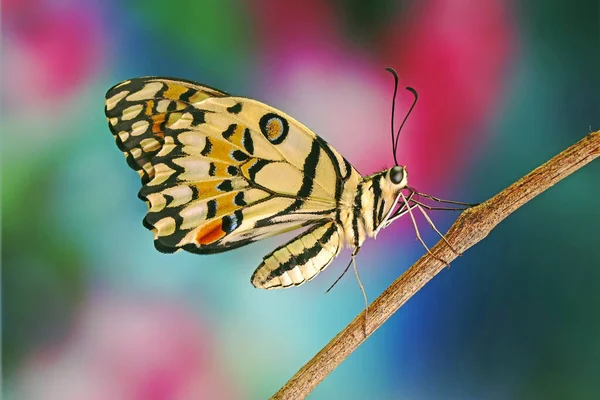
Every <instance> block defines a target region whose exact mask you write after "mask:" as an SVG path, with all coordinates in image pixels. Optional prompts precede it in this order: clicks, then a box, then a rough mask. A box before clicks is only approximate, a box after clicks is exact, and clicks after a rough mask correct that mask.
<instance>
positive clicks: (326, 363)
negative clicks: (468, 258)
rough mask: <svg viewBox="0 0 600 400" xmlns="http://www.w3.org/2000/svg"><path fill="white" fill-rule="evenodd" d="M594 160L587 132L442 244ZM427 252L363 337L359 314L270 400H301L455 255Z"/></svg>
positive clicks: (465, 241)
mask: <svg viewBox="0 0 600 400" xmlns="http://www.w3.org/2000/svg"><path fill="white" fill-rule="evenodd" d="M598 156H600V131H597V132H594V133H590V134H589V135H587V136H586V137H585V138H583V139H582V140H580V141H579V142H577V143H576V144H574V145H573V146H571V147H569V148H568V149H566V150H564V151H563V152H561V153H560V154H558V155H557V156H555V157H554V158H552V159H551V160H550V161H548V162H546V163H545V164H543V165H541V166H540V167H538V168H536V169H535V170H533V171H532V172H530V173H529V174H527V175H526V176H524V177H523V178H521V179H519V180H518V181H516V182H515V183H513V184H512V185H510V186H509V187H507V188H506V189H504V190H503V191H501V192H500V193H498V194H496V195H495V196H494V197H492V198H490V199H489V200H487V201H485V202H484V203H481V204H479V205H478V206H476V207H473V208H470V209H468V210H466V211H464V212H463V213H462V214H461V215H460V216H459V217H458V219H457V220H456V222H455V223H454V224H453V225H452V226H451V227H450V229H449V230H448V232H447V233H446V235H445V237H446V240H447V241H448V243H450V245H451V246H452V248H454V250H456V251H457V252H458V253H463V252H464V251H466V250H468V249H469V248H471V247H472V246H473V245H475V244H476V243H478V242H479V241H480V240H482V239H483V238H485V237H486V236H487V235H488V234H489V233H490V231H491V230H492V229H494V227H495V226H496V225H498V224H499V223H500V222H501V221H503V220H504V219H505V218H506V217H508V216H509V215H510V214H511V213H513V212H514V211H515V210H517V209H518V208H519V207H521V206H522V205H523V204H525V203H527V202H528V201H529V200H531V199H533V198H534V197H535V196H537V195H538V194H540V193H542V192H543V191H545V190H546V189H548V188H550V187H551V186H553V185H554V184H556V183H557V182H559V181H560V180H562V179H564V178H565V177H567V176H568V175H570V174H572V173H573V172H575V171H576V170H578V169H579V168H581V167H583V166H584V165H586V164H587V163H589V162H590V161H592V160H593V159H594V158H596V157H598ZM431 253H433V255H435V257H434V256H432V255H431V254H428V253H425V255H424V256H422V257H421V258H420V259H419V260H418V261H417V262H415V263H414V264H413V265H412V266H411V267H410V268H409V269H408V270H406V271H405V272H404V273H403V274H402V275H401V276H400V277H399V278H397V279H396V280H395V281H394V282H393V283H392V284H391V285H390V286H389V287H388V288H387V289H386V290H385V291H384V292H383V293H382V294H381V295H380V296H379V297H378V298H377V299H376V300H375V301H374V302H373V303H372V304H371V305H369V310H368V313H369V318H368V320H367V321H366V331H367V335H365V331H364V329H363V327H364V318H365V312H364V311H363V312H361V313H360V314H359V315H358V316H357V317H356V318H354V320H353V321H352V322H350V324H349V325H348V326H346V328H344V330H342V331H341V332H340V333H338V334H337V335H336V336H335V337H334V338H333V339H332V340H331V341H330V342H329V343H328V344H327V345H326V346H325V347H324V348H323V349H322V350H321V351H319V352H318V353H317V354H316V355H315V356H314V357H313V358H312V359H311V360H310V361H309V362H308V363H307V364H306V365H304V366H303V367H302V368H301V369H300V370H299V371H298V372H297V373H296V374H295V375H294V376H293V377H292V378H291V379H290V380H289V381H288V382H287V383H286V384H285V385H284V386H283V387H282V388H281V389H280V390H279V391H278V392H277V393H275V394H274V395H273V397H272V399H301V398H304V397H306V396H307V395H308V394H309V393H310V392H311V391H312V390H313V389H314V388H315V386H317V385H318V384H319V382H321V381H322V380H323V379H324V378H325V377H326V376H327V375H328V374H329V373H331V371H333V370H334V369H335V368H336V367H337V366H338V365H339V364H340V363H341V362H342V361H344V359H345V358H346V357H348V355H350V353H352V352H353V351H354V350H355V349H356V348H357V347H358V346H359V345H360V344H361V343H362V342H363V341H364V340H365V339H366V338H367V337H368V336H370V335H371V334H372V333H373V332H374V331H375V330H376V329H377V328H379V327H380V326H381V325H382V324H383V323H384V322H385V321H386V320H387V319H388V318H390V317H391V316H392V314H393V313H395V312H396V311H397V310H398V309H399V308H400V307H401V306H402V305H403V304H404V303H405V302H406V301H407V300H408V299H410V298H411V297H412V296H413V295H414V294H415V293H416V292H417V291H419V289H421V288H422V287H423V286H424V285H425V284H426V283H427V282H429V281H430V280H431V279H432V278H433V277H434V276H435V275H437V274H438V273H439V272H440V271H442V270H443V269H444V267H445V266H446V264H445V263H443V262H441V261H440V260H439V259H442V260H445V261H447V262H448V263H449V262H451V261H452V260H454V259H455V258H456V257H457V254H456V253H455V252H454V251H453V250H452V249H451V248H450V247H448V245H447V244H446V243H445V242H444V241H443V240H440V241H439V242H438V243H437V244H436V245H435V246H434V247H433V248H432V249H431Z"/></svg>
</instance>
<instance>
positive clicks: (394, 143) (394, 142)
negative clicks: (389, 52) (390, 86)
mask: <svg viewBox="0 0 600 400" xmlns="http://www.w3.org/2000/svg"><path fill="white" fill-rule="evenodd" d="M385 70H386V71H388V72H389V73H391V74H392V75H393V76H394V97H393V98H392V153H393V155H394V162H395V163H396V165H398V159H397V157H396V153H397V151H398V138H399V137H400V131H402V127H404V124H405V123H406V120H407V119H408V116H409V115H410V113H411V112H412V110H413V108H415V105H416V104H417V100H418V99H419V95H418V93H417V91H416V90H415V89H413V88H411V87H409V86H407V87H406V90H408V91H409V92H411V93H412V94H413V96H414V97H415V99H414V100H413V103H412V106H410V109H409V110H408V113H406V116H405V117H404V120H403V121H402V124H400V128H398V133H396V137H395V138H394V125H395V124H394V114H395V109H396V95H397V93H398V74H397V73H396V71H395V70H394V69H393V68H386V69H385Z"/></svg>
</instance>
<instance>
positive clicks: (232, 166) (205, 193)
mask: <svg viewBox="0 0 600 400" xmlns="http://www.w3.org/2000/svg"><path fill="white" fill-rule="evenodd" d="M106 115H107V118H108V121H109V126H110V128H111V131H112V132H113V134H114V136H115V139H116V141H117V145H118V146H119V148H120V149H121V150H122V151H123V152H124V153H125V155H126V157H127V161H128V164H129V165H130V166H131V167H132V168H133V169H134V170H136V171H137V172H138V173H139V174H140V177H141V179H142V183H143V187H142V189H141V190H140V193H139V197H140V198H141V199H142V200H144V201H146V203H147V205H148V208H149V209H148V214H147V215H146V217H145V219H144V225H145V226H146V227H147V228H149V229H151V230H152V231H153V232H154V234H155V245H156V247H157V249H158V250H160V251H163V252H174V251H177V250H179V249H182V248H183V249H185V250H188V251H192V252H197V253H214V252H220V251H225V250H229V249H232V248H235V247H239V246H242V245H245V244H248V243H251V242H253V241H256V240H259V239H262V238H265V237H268V236H272V235H275V234H278V233H282V232H285V231H289V230H292V229H297V228H300V227H302V226H307V225H311V224H314V223H316V222H318V221H323V220H324V221H332V220H334V219H335V215H336V211H337V210H336V207H337V204H338V201H339V199H340V196H341V194H342V191H343V189H344V184H345V183H347V182H350V183H351V184H352V185H356V184H357V183H358V182H359V181H360V179H361V178H360V175H359V174H358V172H356V170H354V168H353V167H352V166H351V165H350V164H349V163H348V162H347V161H346V160H345V159H344V158H343V157H342V156H341V155H339V153H337V152H336V151H335V150H334V149H333V148H331V147H330V146H329V145H328V144H327V143H326V142H325V141H324V140H323V139H321V138H319V137H318V136H316V135H315V134H314V133H313V132H311V131H310V130H309V129H308V128H306V127H305V126H304V125H302V124H300V123H299V122H297V121H296V120H294V119H293V118H291V117H289V116H288V115H286V114H284V113H282V112H281V111H278V110H276V109H274V108H272V107H269V106H267V105H265V104H263V103H260V102H258V101H255V100H251V99H247V98H241V97H231V96H229V95H227V94H226V93H225V92H221V91H218V90H216V89H212V88H209V87H207V86H203V85H200V84H197V83H193V82H188V81H179V80H172V79H164V78H155V77H149V78H139V79H132V80H130V81H125V82H123V83H121V84H119V85H117V86H115V87H113V88H112V89H110V90H109V92H108V93H107V100H106ZM323 224H325V222H320V223H319V226H322V225H323ZM334 228H335V229H337V228H336V227H335V226H334ZM321 230H322V229H321ZM321 230H318V231H315V232H319V233H320V232H321ZM328 232H329V231H328ZM332 235H333V234H332ZM335 235H338V233H337V230H336V232H335ZM300 237H301V236H299V238H300ZM311 237H314V235H313V236H310V237H309V236H305V237H304V241H307V240H308V239H310V238H311ZM336 237H337V236H336ZM307 238H308V239H307ZM298 240H300V239H298V238H297V240H296V242H295V243H296V247H297V244H298V243H300V242H299V241H298ZM311 240H312V239H311ZM338 242H339V241H338ZM327 243H329V242H327ZM327 243H321V242H320V241H319V240H316V239H315V240H314V242H313V243H312V245H311V246H308V247H306V248H307V249H312V250H311V252H309V253H310V254H312V253H315V252H316V253H315V254H319V257H316V256H315V257H316V258H315V260H319V261H317V262H316V264H315V265H313V262H312V261H310V260H308V261H307V260H304V258H306V257H307V255H306V254H309V253H302V254H303V255H301V254H298V255H294V257H300V258H298V260H300V259H302V260H304V261H303V264H301V265H304V267H303V269H302V271H303V272H304V273H306V274H307V276H309V275H310V271H313V270H315V271H316V272H318V271H320V270H321V269H322V268H324V267H325V266H326V265H327V264H328V263H329V261H330V260H329V259H328V260H329V261H327V260H325V259H327V258H328V257H327V254H329V253H331V251H332V250H331V248H333V247H335V246H333V244H327ZM293 244H294V241H292V242H290V243H288V245H293ZM326 244H327V246H326V249H327V251H328V252H329V253H328V252H325V253H322V252H321V251H320V250H319V249H316V247H323V246H325V245H326ZM338 244H339V243H338ZM288 245H286V246H288ZM283 247H285V246H283ZM296 247H294V248H296ZM317 250H319V251H317ZM336 251H337V247H336ZM336 254H337V253H336ZM302 257H304V258H302ZM330 258H331V259H333V257H330ZM294 259H295V258H294ZM273 260H274V258H273V256H272V255H271V256H269V257H266V258H265V262H264V263H263V264H261V268H262V267H264V268H273V266H274V264H273ZM267 261H268V262H267ZM287 261H288V264H285V265H289V264H290V262H291V261H290V260H287ZM292 261H293V260H292ZM325 261H327V262H325ZM265 263H266V264H265ZM267 264H268V265H270V267H266V265H267ZM299 265H300V264H299ZM261 268H259V270H260V269H261ZM275 269H277V268H275ZM284 269H285V268H284ZM284 269H281V268H280V269H279V270H278V271H279V272H275V273H273V272H272V271H269V272H268V273H267V275H265V277H267V276H269V279H270V280H271V281H273V279H276V278H277V277H276V276H274V275H273V274H277V273H281V274H283V273H285V272H286V271H287V270H284ZM259 270H257V273H258V272H259ZM265 271H266V270H265ZM265 271H262V272H261V273H260V274H259V275H260V276H262V275H263V274H264V272H265ZM290 271H291V269H290ZM298 271H300V269H299V270H298ZM291 273H293V274H296V273H297V271H296V272H291ZM269 274H270V275H269ZM313 276H314V275H313ZM296 278H298V277H297V276H296ZM286 279H287V278H286ZM306 279H310V277H307V278H306ZM297 280H298V279H296V280H295V281H294V284H297V283H296V281H297ZM273 282H275V281H273ZM286 283H287V280H286ZM273 285H275V284H274V283H273ZM275 286H277V285H275ZM279 286H287V285H286V284H281V285H279Z"/></svg>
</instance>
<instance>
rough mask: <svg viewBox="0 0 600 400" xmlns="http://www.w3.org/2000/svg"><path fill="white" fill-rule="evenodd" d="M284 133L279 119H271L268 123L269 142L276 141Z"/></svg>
mask: <svg viewBox="0 0 600 400" xmlns="http://www.w3.org/2000/svg"><path fill="white" fill-rule="evenodd" d="M282 131H283V123H282V122H281V120H279V119H275V118H271V119H270V120H269V122H267V136H268V137H269V140H276V139H277V138H278V137H279V135H281V132H282Z"/></svg>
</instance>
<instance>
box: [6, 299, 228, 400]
mask: <svg viewBox="0 0 600 400" xmlns="http://www.w3.org/2000/svg"><path fill="white" fill-rule="evenodd" d="M212 342H213V341H212V339H211V337H210V335H209V334H208V333H207V331H206V330H204V329H202V328H201V327H200V326H199V324H198V322H197V321H196V320H195V319H194V317H193V316H192V315H190V314H189V313H188V312H187V311H185V310H184V309H182V308H180V307H179V306H177V305H176V304H170V303H162V304H161V303H157V302H156V301H141V300H137V301H129V300H124V299H113V300H108V299H98V300H95V301H92V302H90V303H89V304H88V305H86V306H84V307H83V308H82V309H81V313H80V314H79V316H78V317H77V318H76V323H75V327H74V329H73V331H72V332H71V334H70V335H68V336H67V337H66V338H65V340H64V342H63V343H62V344H61V345H59V346H55V347H51V348H46V349H41V350H39V351H37V352H34V353H33V354H31V355H30V357H29V358H28V359H27V360H26V362H25V364H24V366H23V368H22V369H21V370H20V372H19V378H18V380H17V382H18V383H17V385H16V392H17V394H18V395H20V396H21V397H20V398H27V399H32V400H35V399H44V400H53V399H62V400H65V399H84V398H85V399H132V400H138V399H139V400H171V399H182V400H183V399H201V398H202V399H209V398H219V399H228V398H234V397H235V396H233V393H234V389H233V387H232V386H231V382H230V381H229V380H228V379H226V377H225V376H224V375H223V374H222V372H221V368H220V367H219V362H218V361H217V360H215V355H214V353H213V351H212V349H211V343H212Z"/></svg>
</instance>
